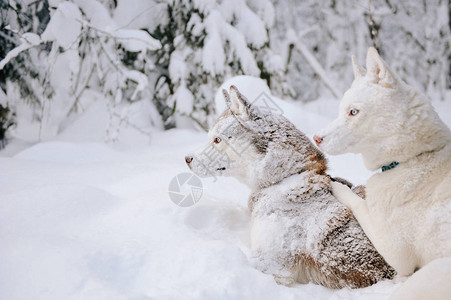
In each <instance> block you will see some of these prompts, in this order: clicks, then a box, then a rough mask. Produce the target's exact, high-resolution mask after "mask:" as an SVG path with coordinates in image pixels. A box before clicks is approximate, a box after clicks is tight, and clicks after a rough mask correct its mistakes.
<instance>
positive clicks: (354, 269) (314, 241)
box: [186, 86, 394, 288]
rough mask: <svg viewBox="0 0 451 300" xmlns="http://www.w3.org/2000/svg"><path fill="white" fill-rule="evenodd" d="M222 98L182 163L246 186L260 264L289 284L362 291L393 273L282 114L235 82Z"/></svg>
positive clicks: (315, 154) (316, 154) (322, 163)
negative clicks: (202, 141)
mask: <svg viewBox="0 0 451 300" xmlns="http://www.w3.org/2000/svg"><path fill="white" fill-rule="evenodd" d="M224 97H225V99H226V102H227V104H228V107H229V109H227V110H226V111H225V112H224V113H223V114H222V115H221V116H220V117H219V118H218V120H217V121H216V123H215V124H214V125H213V127H212V128H211V129H210V131H209V133H208V137H209V141H210V142H209V143H208V145H207V146H206V147H205V148H203V149H201V150H198V151H196V152H195V153H193V154H190V155H188V156H187V157H186V162H187V164H188V165H189V167H190V168H191V170H192V171H193V172H194V173H196V174H197V175H199V176H233V177H236V178H238V179H239V180H240V181H241V182H243V183H244V184H246V185H248V186H249V187H250V188H251V190H252V194H251V195H250V197H249V203H248V205H249V209H250V211H251V217H252V227H251V247H252V250H253V251H254V253H255V255H256V265H257V267H258V268H259V269H261V270H262V271H264V272H266V273H270V274H273V275H274V277H275V278H276V280H277V282H279V283H282V284H286V285H289V284H291V283H293V282H299V283H308V282H314V283H317V284H321V285H324V286H327V287H330V288H342V287H351V288H359V287H365V286H368V285H371V284H374V283H375V282H377V281H379V280H381V279H384V278H392V276H393V274H394V271H393V269H392V268H390V267H389V266H388V265H387V263H386V262H385V261H384V259H383V258H382V257H381V256H380V255H379V254H378V253H377V251H376V250H375V248H374V247H373V245H372V244H371V242H370V241H369V240H368V238H367V237H366V236H365V234H364V233H363V231H362V229H361V228H360V226H359V225H358V223H357V221H356V220H355V219H354V217H353V216H352V214H351V212H350V211H349V210H348V209H347V208H346V207H345V206H343V205H342V204H341V203H340V202H338V201H337V200H336V199H335V198H334V196H333V195H332V192H331V180H332V179H331V178H330V176H329V175H327V174H326V168H327V167H326V160H325V158H324V156H323V154H322V153H321V152H320V151H318V149H316V148H315V147H314V146H313V144H312V143H311V142H310V140H309V139H308V138H307V137H306V136H305V135H304V134H303V133H301V132H300V131H299V130H297V129H296V128H295V126H294V125H293V124H291V123H290V122H289V121H288V120H287V119H285V118H284V117H283V116H280V115H274V114H267V113H263V112H261V111H259V110H258V108H257V107H253V106H252V105H251V104H250V103H249V102H248V101H247V100H246V98H245V97H244V96H243V95H241V94H240V93H239V91H238V89H237V88H236V87H234V86H232V87H231V88H230V96H229V94H228V93H227V92H226V91H224ZM212 157H215V158H216V159H214V160H212Z"/></svg>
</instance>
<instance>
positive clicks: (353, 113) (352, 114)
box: [349, 108, 359, 116]
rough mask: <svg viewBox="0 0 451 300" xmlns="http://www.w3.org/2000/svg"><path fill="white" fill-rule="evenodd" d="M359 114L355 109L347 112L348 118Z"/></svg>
mask: <svg viewBox="0 0 451 300" xmlns="http://www.w3.org/2000/svg"><path fill="white" fill-rule="evenodd" d="M358 113H359V110H358V109H355V108H353V109H351V110H350V111H349V115H350V116H355V115H356V114H358Z"/></svg>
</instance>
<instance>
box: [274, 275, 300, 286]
mask: <svg viewBox="0 0 451 300" xmlns="http://www.w3.org/2000/svg"><path fill="white" fill-rule="evenodd" d="M273 277H274V280H275V281H276V283H277V284H279V285H284V286H291V285H293V284H294V283H295V281H294V279H293V277H290V276H282V275H276V274H273Z"/></svg>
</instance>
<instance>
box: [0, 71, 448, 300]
mask: <svg viewBox="0 0 451 300" xmlns="http://www.w3.org/2000/svg"><path fill="white" fill-rule="evenodd" d="M259 80H260V79H255V80H254V81H252V80H251V79H250V78H249V77H247V79H246V78H245V79H243V78H241V79H240V78H238V79H234V80H232V81H231V82H232V83H235V84H239V83H240V82H242V83H244V84H243V90H246V89H247V90H248V92H250V95H252V93H254V94H257V93H258V92H259V88H261V89H265V86H264V85H263V84H261V85H259V84H258V81H259ZM246 83H247V88H246ZM226 84H230V82H228V83H226ZM252 86H253V87H254V89H253V88H252ZM266 89H267V88H266ZM251 92H252V93H251ZM243 93H245V92H244V91H243ZM249 98H250V97H249ZM275 101H276V103H277V104H278V105H281V107H282V110H283V111H284V114H285V115H286V117H288V118H289V119H290V120H291V121H293V122H294V123H295V124H296V125H297V127H298V128H300V129H301V130H304V131H305V132H306V133H307V135H308V136H309V137H311V136H312V134H313V133H314V132H315V130H316V129H317V128H320V127H322V126H323V125H324V124H326V123H327V122H328V121H329V120H331V119H332V118H333V117H334V116H333V114H334V113H333V112H334V111H336V108H337V105H338V103H337V102H336V101H333V100H325V99H323V100H320V101H318V102H315V103H310V104H309V105H301V104H298V103H290V102H282V101H281V100H277V99H276V100H275ZM325 110H327V111H328V114H327V113H324V111H325ZM136 111H137V112H139V111H144V109H143V108H142V107H137V108H136ZM136 116H137V117H136V118H132V120H133V121H135V122H138V123H137V124H138V125H142V123H139V119H140V118H143V116H140V115H139V114H138V115H136ZM325 116H327V117H325ZM107 120H108V113H107V109H106V108H105V106H104V105H100V104H96V105H95V106H93V108H92V109H91V110H89V111H88V112H87V113H86V114H84V115H82V116H81V117H80V118H77V119H75V120H72V122H71V123H70V124H66V125H65V126H64V127H63V128H64V130H63V131H62V132H61V133H60V134H59V135H58V136H57V137H56V138H54V139H52V140H50V141H47V142H41V143H37V144H35V145H31V146H30V145H29V144H26V143H23V142H21V141H20V140H13V141H11V142H10V144H9V145H8V146H7V147H6V149H4V150H2V151H1V152H0V199H1V201H0V237H1V240H2V245H1V246H0V253H1V254H0V266H1V270H3V271H2V272H0V284H1V286H2V289H1V290H0V298H2V299H30V298H33V299H63V298H64V299H74V298H77V299H80V298H83V299H106V298H114V299H131V298H132V299H136V298H139V299H149V298H156V299H174V298H181V297H183V298H185V299H211V298H218V297H220V298H225V299H243V298H251V297H252V298H259V299H275V298H279V299H295V298H296V299H297V298H301V299H308V298H315V299H342V298H350V299H382V298H388V297H389V295H390V294H391V293H392V292H393V291H394V290H395V289H396V288H397V287H398V286H399V284H395V283H394V282H391V281H383V282H379V283H378V284H376V285H374V286H371V287H368V288H364V289H359V290H349V289H342V290H330V289H327V288H324V287H321V286H317V285H314V284H308V285H296V286H294V287H291V288H288V287H284V286H280V285H277V284H276V283H275V281H274V280H273V278H272V277H271V276H269V275H266V274H263V273H262V272H260V271H258V270H256V269H255V268H254V267H253V265H252V263H251V257H252V254H251V250H250V248H249V247H250V240H249V223H250V216H249V212H248V208H247V197H248V195H249V190H248V188H247V187H245V186H244V185H242V184H241V183H239V182H238V181H237V180H235V179H233V178H216V179H203V180H202V182H203V196H202V199H201V200H200V202H198V203H197V204H196V205H194V206H192V207H188V208H182V207H178V206H176V205H175V204H174V203H173V202H171V200H170V199H169V196H168V192H167V187H168V184H169V182H170V181H171V179H172V178H173V177H174V176H176V175H177V174H179V173H183V172H189V170H188V168H186V166H185V163H184V156H185V154H186V153H189V152H191V151H192V150H194V149H197V148H199V147H200V146H202V145H203V144H204V143H205V141H206V134H205V133H203V132H197V131H194V130H183V129H173V130H169V131H166V132H161V131H159V130H156V129H154V130H153V131H150V136H151V137H150V141H149V138H148V137H147V136H146V135H144V134H142V133H140V132H136V130H134V129H133V128H130V127H125V128H124V129H121V133H120V136H119V139H118V142H117V143H115V144H105V143H103V139H104V135H105V129H106V128H105V126H106V124H107ZM448 123H449V120H448ZM305 129H307V130H305ZM329 160H330V167H331V172H330V173H331V174H332V175H336V176H342V177H344V178H347V179H349V180H350V181H352V182H353V183H355V184H358V183H364V182H365V180H366V179H367V178H368V177H369V175H370V174H369V173H368V171H366V170H365V168H364V166H363V164H362V162H361V159H360V158H359V157H356V156H354V155H346V156H339V157H330V158H329Z"/></svg>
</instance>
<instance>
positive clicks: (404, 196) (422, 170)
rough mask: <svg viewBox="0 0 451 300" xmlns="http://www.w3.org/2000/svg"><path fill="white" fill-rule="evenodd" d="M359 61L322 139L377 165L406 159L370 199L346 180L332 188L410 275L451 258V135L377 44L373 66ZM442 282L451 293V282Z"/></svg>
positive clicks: (336, 150) (378, 178)
mask: <svg viewBox="0 0 451 300" xmlns="http://www.w3.org/2000/svg"><path fill="white" fill-rule="evenodd" d="M353 65H354V74H355V80H354V82H353V84H352V86H351V88H350V89H349V90H348V91H347V92H346V93H345V95H344V97H343V99H342V101H341V103H340V110H339V116H338V118H337V119H336V120H335V121H334V122H333V123H331V124H330V125H329V126H328V127H326V128H325V129H324V130H322V132H320V133H319V134H318V136H315V141H316V142H317V144H319V147H320V149H321V150H324V151H326V152H327V153H330V154H341V153H346V152H353V153H361V154H362V157H363V160H364V162H365V165H366V166H367V168H368V169H371V170H376V169H378V168H381V167H382V166H384V165H388V164H390V163H391V162H394V161H396V162H399V165H398V166H396V167H395V168H394V169H390V170H388V171H385V172H379V173H376V174H375V175H373V176H372V177H371V178H370V179H369V180H368V182H367V185H366V187H367V188H366V193H367V194H366V196H367V197H366V200H363V199H361V198H360V197H358V196H356V195H355V194H354V193H352V192H351V190H350V189H348V188H347V187H345V186H343V185H340V184H335V183H334V184H333V188H334V195H335V196H337V198H338V199H339V200H340V201H341V202H342V203H344V204H346V205H347V206H348V207H349V208H350V209H351V210H352V212H353V213H354V215H355V217H356V218H357V220H358V221H359V223H360V225H361V226H362V228H363V230H364V231H365V233H366V234H367V235H368V237H369V238H370V240H371V241H372V242H373V244H374V245H375V247H376V249H378V251H379V252H380V253H381V254H382V256H383V257H384V258H385V259H386V261H387V262H388V263H389V264H390V265H391V266H392V267H394V268H395V270H396V271H397V272H398V273H399V274H400V275H403V276H407V275H411V274H412V273H413V272H415V271H416V270H417V269H419V268H422V267H423V266H425V265H426V264H428V263H430V262H431V261H433V260H434V259H438V258H442V257H449V256H451V132H450V130H449V129H448V127H447V126H446V125H445V124H444V123H443V122H442V121H441V120H440V118H439V117H438V115H437V113H436V112H435V111H434V109H433V107H432V105H431V103H430V102H429V101H428V99H427V98H426V97H425V96H424V95H422V94H420V93H419V92H417V91H416V90H415V89H414V88H412V87H410V86H408V85H407V84H406V83H404V82H403V81H402V80H400V79H399V78H398V77H397V76H396V75H395V74H394V73H393V71H392V70H391V69H390V68H389V67H388V66H387V64H386V63H385V62H384V61H383V60H382V58H381V57H380V56H379V54H378V53H377V51H376V50H375V49H374V48H370V49H369V50H368V54H367V62H366V65H367V68H368V70H367V71H366V70H365V69H364V68H363V67H361V66H359V65H358V64H357V63H356V62H355V59H353ZM448 272H451V265H449V266H448ZM442 286H443V287H445V288H446V287H447V288H448V290H451V287H450V286H449V282H448V283H446V284H443V285H442Z"/></svg>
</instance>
